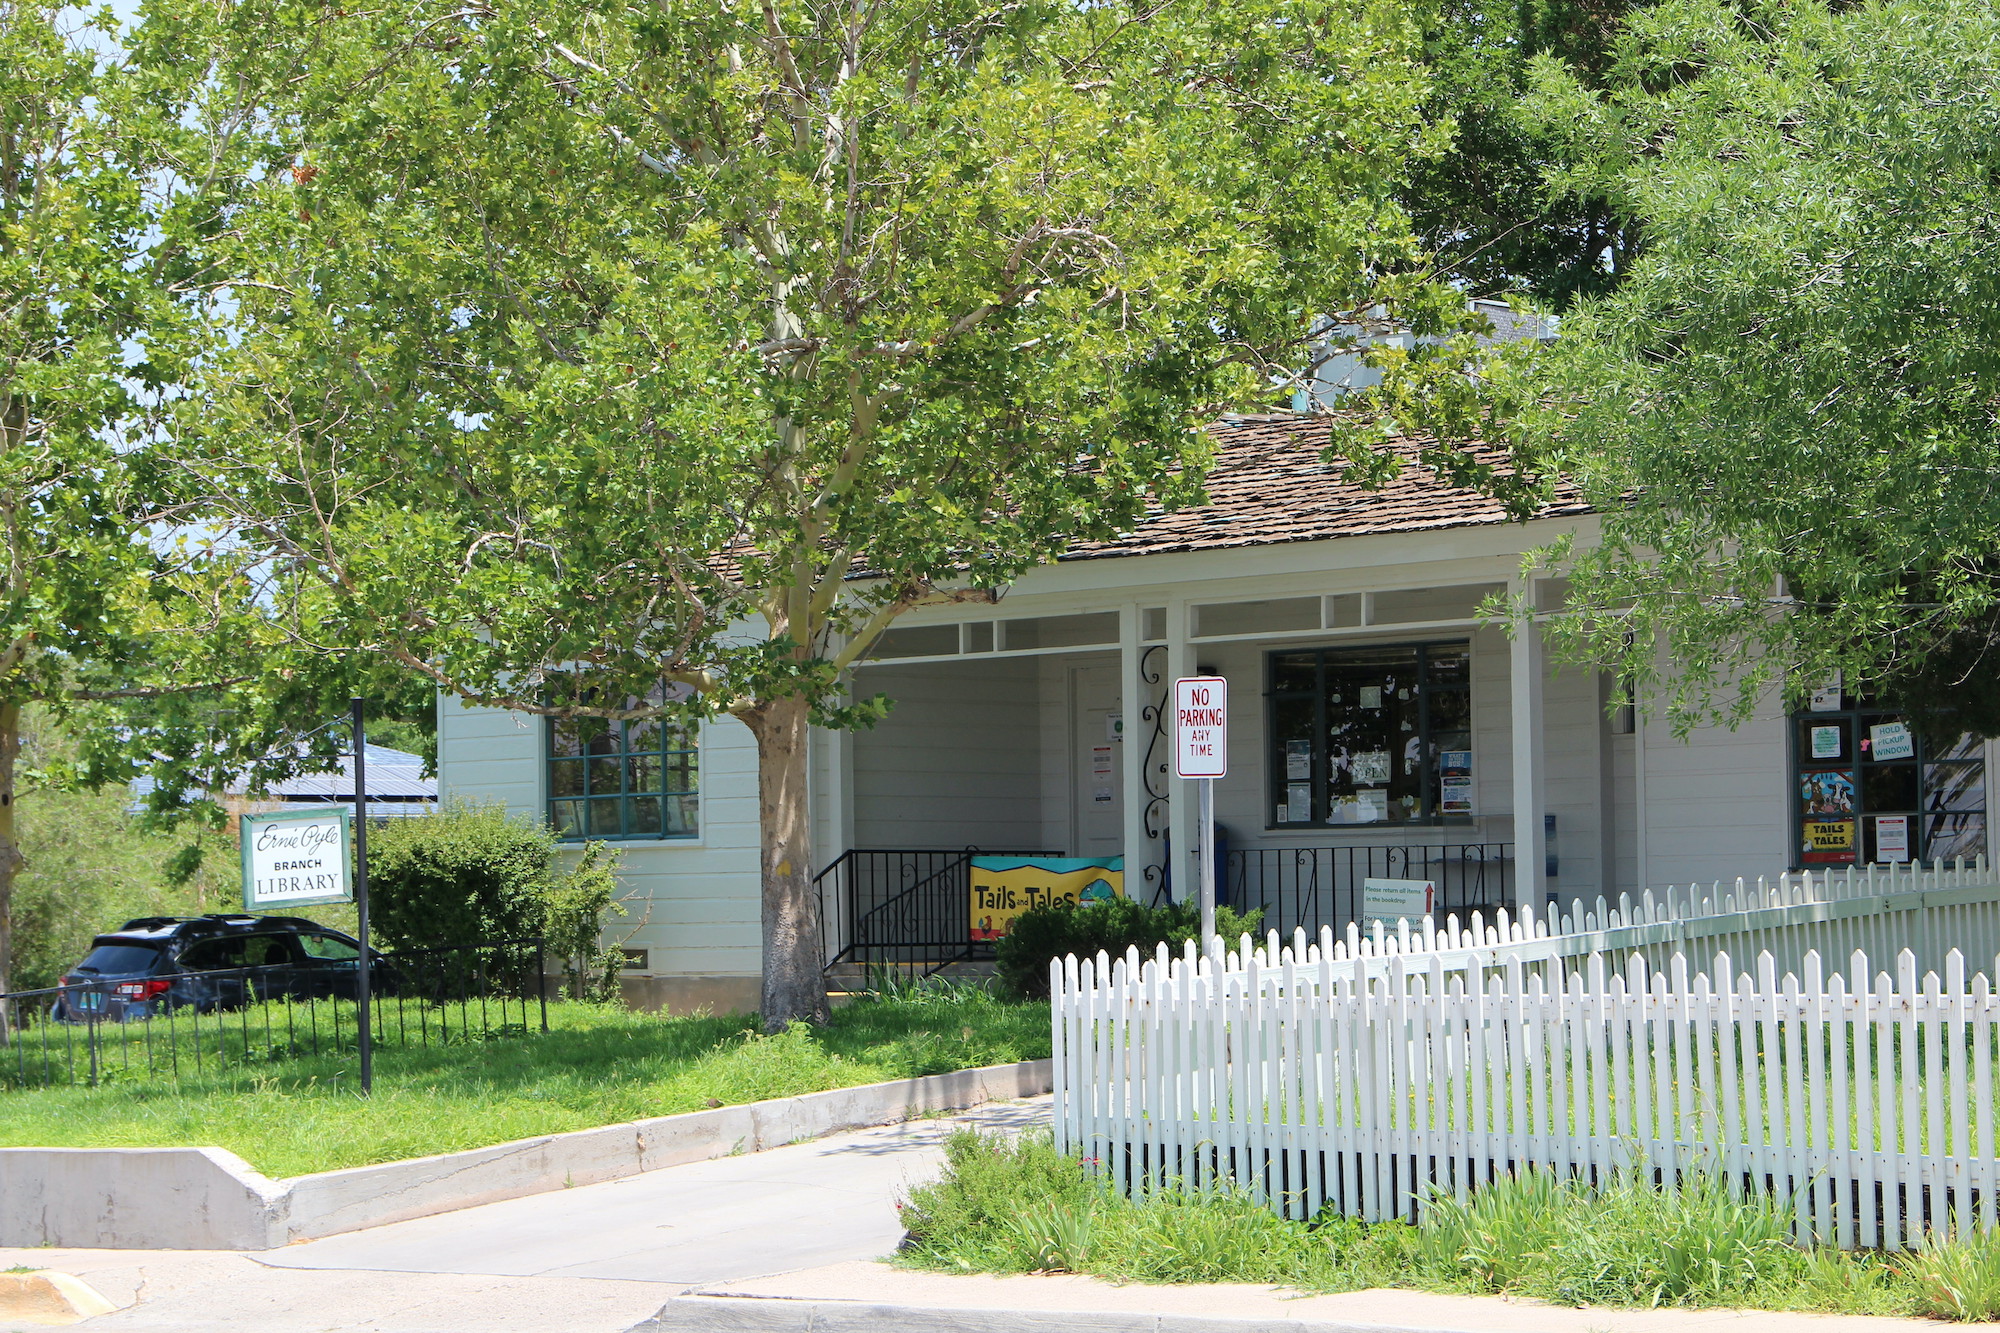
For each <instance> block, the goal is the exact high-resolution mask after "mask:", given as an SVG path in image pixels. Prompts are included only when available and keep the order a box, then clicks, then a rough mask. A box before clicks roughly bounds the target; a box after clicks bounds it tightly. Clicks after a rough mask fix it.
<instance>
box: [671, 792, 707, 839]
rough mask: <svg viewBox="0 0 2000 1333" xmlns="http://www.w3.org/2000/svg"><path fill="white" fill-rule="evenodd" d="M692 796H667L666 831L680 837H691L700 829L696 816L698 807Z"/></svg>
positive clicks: (698, 812) (698, 810)
mask: <svg viewBox="0 0 2000 1333" xmlns="http://www.w3.org/2000/svg"><path fill="white" fill-rule="evenodd" d="M696 800H697V798H696V797H693V796H670V797H668V798H667V820H668V828H667V832H669V833H674V834H679V835H680V836H682V837H693V836H694V835H695V834H697V833H699V832H700V831H701V823H700V820H699V818H698V816H699V814H700V809H699V807H698V806H697V804H696Z"/></svg>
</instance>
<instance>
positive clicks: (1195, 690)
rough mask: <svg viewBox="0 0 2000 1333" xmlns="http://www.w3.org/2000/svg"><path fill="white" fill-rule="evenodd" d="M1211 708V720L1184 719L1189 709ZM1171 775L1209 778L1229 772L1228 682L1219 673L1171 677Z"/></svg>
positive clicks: (1189, 711)
mask: <svg viewBox="0 0 2000 1333" xmlns="http://www.w3.org/2000/svg"><path fill="white" fill-rule="evenodd" d="M1211 694H1212V695H1213V696H1214V697H1213V698H1211V697H1210V695H1211ZM1211 709H1212V710H1213V711H1214V713H1215V715H1216V718H1215V721H1213V722H1208V721H1206V720H1204V721H1203V722H1201V723H1200V724H1199V725H1196V726H1193V727H1190V726H1188V725H1187V724H1186V723H1185V721H1184V719H1185V718H1186V717H1187V715H1188V714H1189V713H1191V712H1195V711H1203V712H1206V711H1208V710H1211ZM1196 746H1200V747H1204V748H1202V749H1199V750H1197V749H1195V748H1194V747H1196ZM1191 759H1192V760H1193V761H1194V763H1193V764H1190V763H1189V760H1191ZM1174 776H1175V777H1179V778H1207V779H1209V780H1211V781H1212V780H1214V779H1216V778H1226V777H1228V776H1229V682H1228V681H1227V680H1226V679H1224V678H1223V677H1221V676H1181V677H1179V678H1178V679H1176V680H1175V681H1174Z"/></svg>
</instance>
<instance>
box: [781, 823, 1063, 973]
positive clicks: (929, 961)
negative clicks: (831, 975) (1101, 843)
mask: <svg viewBox="0 0 2000 1333" xmlns="http://www.w3.org/2000/svg"><path fill="white" fill-rule="evenodd" d="M1056 854H1057V853H1053V852H1040V851H1024V852H1023V851H994V850H989V849H986V848H979V847H961V848H957V849H952V850H938V849H935V848H921V849H883V848H855V849H851V850H849V851H845V852H842V853H841V854H840V856H839V857H838V858H837V859H835V860H834V862H833V863H832V864H831V865H829V866H827V867H826V869H824V870H822V871H820V872H819V874H818V875H816V876H814V877H813V886H814V888H815V890H816V891H817V892H818V894H819V919H820V929H821V931H822V933H823V935H824V938H825V949H826V952H825V957H826V960H827V966H828V967H834V966H837V965H839V964H842V963H852V964H857V965H862V966H877V965H881V966H893V967H912V966H915V967H922V968H926V969H929V970H933V971H934V970H936V969H938V968H941V967H944V966H946V965H948V964H950V963H955V962H960V961H969V960H976V959H981V958H991V957H992V956H993V946H992V944H991V943H988V942H983V941H975V940H974V939H973V938H972V896H971V895H972V878H971V872H972V858H973V857H975V856H1052V855H1056Z"/></svg>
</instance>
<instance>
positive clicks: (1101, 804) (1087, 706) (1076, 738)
mask: <svg viewBox="0 0 2000 1333" xmlns="http://www.w3.org/2000/svg"><path fill="white" fill-rule="evenodd" d="M1069 697H1070V731H1069V734H1070V793H1071V797H1070V808H1071V810H1072V811H1073V812H1074V813H1073V814H1072V816H1071V820H1070V853H1071V855H1073V856H1118V855H1120V854H1122V853H1123V852H1124V850H1125V801H1124V772H1125V764H1124V758H1123V755H1122V753H1121V751H1120V749H1119V747H1120V746H1121V745H1122V744H1123V742H1121V741H1119V740H1118V739H1116V738H1115V737H1114V735H1113V734H1112V726H1113V723H1114V721H1115V719H1116V718H1117V717H1118V712H1119V702H1118V668H1117V666H1116V665H1115V664H1112V663H1105V664H1104V665H1102V666H1081V667H1072V668H1070V676H1069Z"/></svg>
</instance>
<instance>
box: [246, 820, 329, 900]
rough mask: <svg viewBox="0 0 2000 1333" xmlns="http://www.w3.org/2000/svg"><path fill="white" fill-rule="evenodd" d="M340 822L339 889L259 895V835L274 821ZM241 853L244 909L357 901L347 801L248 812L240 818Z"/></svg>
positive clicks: (284, 822) (298, 822) (274, 823)
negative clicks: (326, 804) (314, 806)
mask: <svg viewBox="0 0 2000 1333" xmlns="http://www.w3.org/2000/svg"><path fill="white" fill-rule="evenodd" d="M329 823H338V824H339V826H340V871H339V878H340V887H339V890H338V891H337V892H326V893H314V894H309V895H302V896H294V895H291V894H286V895H284V896H282V897H265V896H260V895H259V894H258V892H257V887H256V886H257V866H256V865H255V863H254V862H255V850H256V849H255V847H254V842H255V840H256V836H257V835H258V834H260V833H261V832H262V831H263V830H265V829H267V828H270V827H272V826H274V825H284V824H329ZM238 856H239V859H240V863H241V866H242V870H243V910H244V911H246V912H275V911H283V910H285V909H287V908H292V907H321V906H325V905H326V904H328V903H351V902H353V901H354V820H353V815H352V814H351V812H350V811H349V810H348V809H347V807H346V806H344V805H329V806H322V807H320V808H318V809H313V810H272V811H266V812H264V813H261V814H246V815H243V816H241V817H240V819H239V821H238Z"/></svg>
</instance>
